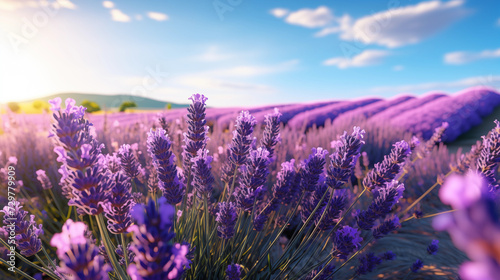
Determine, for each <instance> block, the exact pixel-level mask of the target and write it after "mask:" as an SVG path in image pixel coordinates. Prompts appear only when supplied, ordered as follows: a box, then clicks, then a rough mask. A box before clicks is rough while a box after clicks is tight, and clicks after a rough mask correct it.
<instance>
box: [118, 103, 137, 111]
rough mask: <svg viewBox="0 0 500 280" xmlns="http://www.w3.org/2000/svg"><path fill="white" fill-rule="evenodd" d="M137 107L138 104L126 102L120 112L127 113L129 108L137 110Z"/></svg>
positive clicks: (121, 106)
mask: <svg viewBox="0 0 500 280" xmlns="http://www.w3.org/2000/svg"><path fill="white" fill-rule="evenodd" d="M135 107H137V104H135V102H134V101H124V102H123V103H122V104H121V105H120V109H119V111H120V112H125V110H126V109H128V108H135Z"/></svg>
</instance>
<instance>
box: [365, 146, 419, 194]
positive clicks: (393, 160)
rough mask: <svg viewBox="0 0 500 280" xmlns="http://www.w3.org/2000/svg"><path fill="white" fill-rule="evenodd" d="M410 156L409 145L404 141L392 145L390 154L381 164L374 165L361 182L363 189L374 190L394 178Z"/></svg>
mask: <svg viewBox="0 0 500 280" xmlns="http://www.w3.org/2000/svg"><path fill="white" fill-rule="evenodd" d="M410 154H411V149H410V145H409V144H408V143H406V142H405V141H400V142H397V143H396V144H394V148H393V149H392V150H391V153H390V154H389V155H386V156H385V157H384V160H383V161H382V162H379V163H376V164H375V168H373V169H372V170H370V172H369V173H368V174H367V175H366V177H365V179H364V180H363V185H364V186H365V188H368V190H376V189H378V188H380V187H382V186H383V185H384V184H385V183H387V182H390V181H392V180H393V179H394V178H396V176H397V175H398V174H399V172H401V169H402V167H403V165H404V163H405V161H406V158H407V157H408V155H410Z"/></svg>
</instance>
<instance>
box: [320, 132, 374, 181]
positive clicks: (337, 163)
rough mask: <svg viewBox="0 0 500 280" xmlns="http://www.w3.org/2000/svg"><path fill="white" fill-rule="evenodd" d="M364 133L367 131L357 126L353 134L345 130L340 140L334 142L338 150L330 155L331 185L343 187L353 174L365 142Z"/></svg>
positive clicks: (329, 173) (329, 172)
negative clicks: (348, 133)
mask: <svg viewBox="0 0 500 280" xmlns="http://www.w3.org/2000/svg"><path fill="white" fill-rule="evenodd" d="M364 135H365V131H364V130H361V128H359V127H357V126H355V127H354V129H353V133H352V134H351V135H347V132H344V134H343V135H341V136H340V137H339V140H338V141H337V142H335V143H333V144H332V146H334V147H335V149H336V151H335V152H334V153H333V154H331V155H330V166H329V167H328V169H327V172H328V177H327V178H326V183H327V185H328V186H329V187H331V188H334V189H338V188H341V187H342V186H343V185H344V184H345V183H347V181H348V180H349V178H350V177H351V176H352V173H353V171H354V167H355V166H356V161H357V160H358V158H359V156H360V150H361V146H362V145H363V144H364V143H365V142H364V141H363V140H362V139H363V137H364Z"/></svg>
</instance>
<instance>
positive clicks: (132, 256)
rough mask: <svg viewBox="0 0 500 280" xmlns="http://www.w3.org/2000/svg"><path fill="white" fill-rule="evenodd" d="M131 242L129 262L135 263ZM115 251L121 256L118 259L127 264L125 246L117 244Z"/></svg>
mask: <svg viewBox="0 0 500 280" xmlns="http://www.w3.org/2000/svg"><path fill="white" fill-rule="evenodd" d="M130 246H131V243H129V244H128V245H127V258H128V262H129V263H133V262H134V259H135V254H134V252H132V250H131V249H130ZM115 253H116V254H117V255H118V256H120V260H119V261H118V262H119V263H120V265H125V255H124V253H123V247H122V245H118V246H116V249H115Z"/></svg>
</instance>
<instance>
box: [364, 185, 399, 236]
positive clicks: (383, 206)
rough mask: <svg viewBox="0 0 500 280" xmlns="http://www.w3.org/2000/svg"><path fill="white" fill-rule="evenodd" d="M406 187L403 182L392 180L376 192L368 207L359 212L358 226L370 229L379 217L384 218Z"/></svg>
mask: <svg viewBox="0 0 500 280" xmlns="http://www.w3.org/2000/svg"><path fill="white" fill-rule="evenodd" d="M404 189H405V188H404V185H403V184H399V183H398V182H397V181H392V182H390V183H387V184H386V185H385V186H384V187H382V188H380V189H379V190H378V191H377V192H375V193H374V198H373V201H372V203H371V204H370V206H368V209H367V210H363V211H361V212H359V213H357V215H356V220H357V223H358V226H359V227H360V228H362V229H364V230H370V229H371V228H372V227H373V226H374V225H375V221H376V220H377V219H379V218H383V217H385V216H386V215H387V214H389V213H390V212H391V210H392V207H393V206H394V205H395V204H396V203H398V201H399V199H401V198H402V197H403V191H404Z"/></svg>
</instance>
